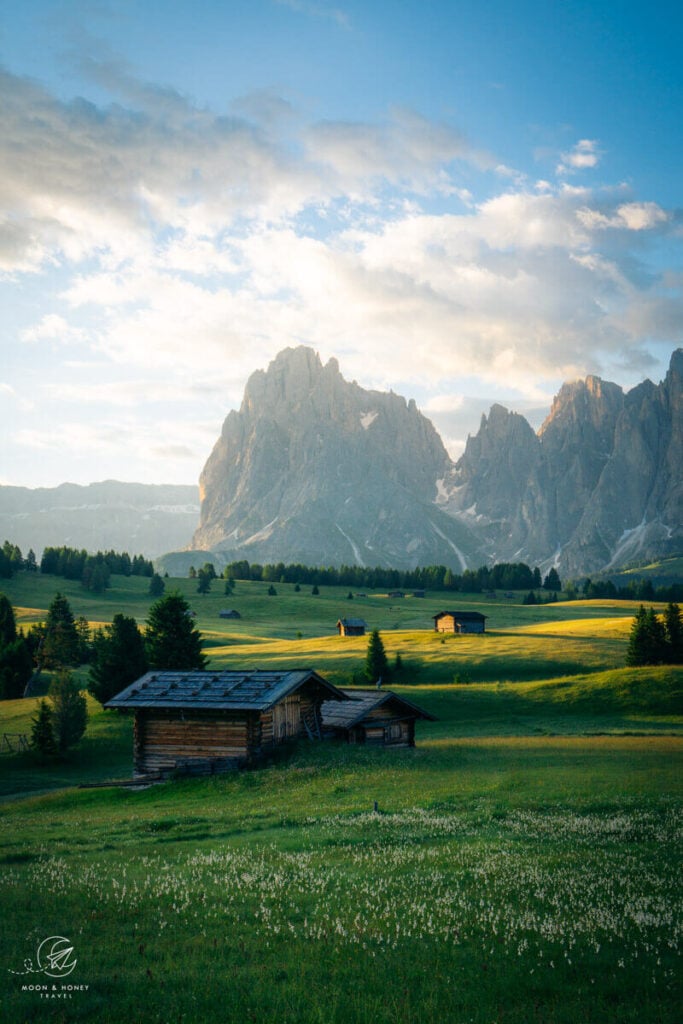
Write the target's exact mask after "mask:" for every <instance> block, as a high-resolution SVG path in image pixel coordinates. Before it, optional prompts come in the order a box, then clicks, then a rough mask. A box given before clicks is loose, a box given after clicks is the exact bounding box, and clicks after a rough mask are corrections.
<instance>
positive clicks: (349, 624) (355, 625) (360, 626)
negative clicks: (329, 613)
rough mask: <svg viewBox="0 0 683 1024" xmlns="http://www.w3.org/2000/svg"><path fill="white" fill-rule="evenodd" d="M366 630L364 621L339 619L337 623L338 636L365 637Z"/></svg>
mask: <svg viewBox="0 0 683 1024" xmlns="http://www.w3.org/2000/svg"><path fill="white" fill-rule="evenodd" d="M367 628H368V627H367V622H365V620H364V619H339V620H338V622H337V629H338V630H339V636H365V630H366V629H367Z"/></svg>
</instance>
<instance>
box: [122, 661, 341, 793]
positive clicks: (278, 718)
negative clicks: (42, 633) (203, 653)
mask: <svg viewBox="0 0 683 1024" xmlns="http://www.w3.org/2000/svg"><path fill="white" fill-rule="evenodd" d="M348 700H349V698H348V697H347V695H346V694H345V693H343V692H342V691H341V690H338V689H337V688H336V687H335V686H333V685H332V684H331V683H329V682H328V681H327V680H326V679H324V678H323V677H322V676H320V675H318V673H317V672H314V671H313V670H312V669H294V670H291V671H283V672H269V671H258V670H255V671H252V672H248V671H242V672H240V671H230V672H222V671H221V672H206V671H205V672H162V671H155V672H148V673H147V674H146V675H144V676H142V677H141V678H140V679H138V680H137V681H136V682H134V683H132V684H131V685H130V686H128V687H127V688H126V689H125V690H122V691H121V693H119V694H117V695H116V697H113V698H112V699H111V700H110V701H107V703H106V704H105V707H107V708H119V709H121V710H132V711H133V712H134V714H135V728H134V741H133V768H134V774H135V777H136V778H143V777H145V776H150V775H152V776H161V777H162V778H163V777H166V776H168V775H170V774H172V773H189V774H214V773H215V772H223V771H228V770H230V769H231V768H239V767H242V766H245V765H249V764H253V763H255V762H257V761H258V760H259V758H261V757H262V756H263V755H264V754H265V753H267V752H268V751H269V750H272V749H273V748H274V747H276V746H277V745H278V744H281V743H284V742H286V741H287V740H290V739H295V738H298V737H304V738H305V737H308V738H309V739H321V738H322V717H321V706H322V703H323V701H324V702H325V703H326V704H334V703H336V702H337V701H339V702H346V701H348Z"/></svg>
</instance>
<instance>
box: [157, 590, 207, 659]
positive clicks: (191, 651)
mask: <svg viewBox="0 0 683 1024" xmlns="http://www.w3.org/2000/svg"><path fill="white" fill-rule="evenodd" d="M145 647H146V650H147V660H148V662H149V666H150V668H156V669H162V670H163V669H166V670H173V669H178V670H183V669H203V668H204V667H205V666H206V662H207V659H206V657H205V656H204V655H203V654H202V635H201V633H200V632H199V630H198V629H195V628H194V625H193V621H192V613H191V610H190V606H189V605H188V603H187V601H186V600H185V598H184V597H183V595H182V594H180V593H178V591H173V592H172V593H170V594H166V595H165V596H164V597H160V598H159V600H158V601H155V603H154V604H153V605H152V607H151V608H150V610H149V617H148V619H147V629H146V631H145Z"/></svg>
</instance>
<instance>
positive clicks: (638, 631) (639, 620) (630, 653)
mask: <svg viewBox="0 0 683 1024" xmlns="http://www.w3.org/2000/svg"><path fill="white" fill-rule="evenodd" d="M645 614H646V613H645V608H644V606H643V605H642V604H641V606H640V608H639V609H638V611H637V612H636V614H635V617H634V619H633V622H632V623H631V633H630V635H629V639H628V649H627V651H626V664H627V665H647V660H646V659H647V626H646V622H645Z"/></svg>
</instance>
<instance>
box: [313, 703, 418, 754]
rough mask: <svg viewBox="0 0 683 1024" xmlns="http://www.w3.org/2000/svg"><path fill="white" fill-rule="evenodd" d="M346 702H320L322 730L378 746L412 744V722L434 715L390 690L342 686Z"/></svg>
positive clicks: (404, 745) (413, 730)
mask: <svg viewBox="0 0 683 1024" xmlns="http://www.w3.org/2000/svg"><path fill="white" fill-rule="evenodd" d="M341 692H342V693H343V694H345V696H347V697H348V698H349V700H348V701H346V702H341V701H331V700H330V701H325V702H324V704H323V706H322V720H323V733H324V735H325V736H328V735H329V736H335V737H337V738H339V739H345V740H346V741H347V742H348V743H368V744H373V745H376V746H382V747H414V746H415V722H416V721H417V719H418V718H424V719H426V720H428V721H430V722H435V721H436V718H435V717H434V715H430V714H429V712H427V711H423V710H422V708H419V707H418V706H417V705H416V704H413V703H412V702H411V701H409V700H406V699H405V698H404V697H399V696H398V694H396V693H393V692H392V691H391V690H378V689H375V690H342V691H341Z"/></svg>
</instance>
